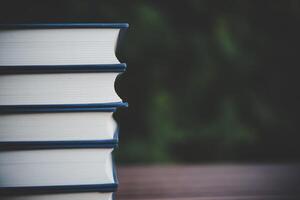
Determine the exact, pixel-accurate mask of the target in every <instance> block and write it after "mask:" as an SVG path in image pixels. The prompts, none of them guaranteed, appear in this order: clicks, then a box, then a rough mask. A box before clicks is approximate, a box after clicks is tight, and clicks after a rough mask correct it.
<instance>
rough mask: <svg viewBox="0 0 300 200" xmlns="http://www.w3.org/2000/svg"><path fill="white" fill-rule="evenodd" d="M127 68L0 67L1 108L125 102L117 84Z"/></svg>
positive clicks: (94, 66) (97, 66) (113, 65)
mask: <svg viewBox="0 0 300 200" xmlns="http://www.w3.org/2000/svg"><path fill="white" fill-rule="evenodd" d="M0 49H1V47H0ZM125 68H126V64H124V63H123V64H111V65H76V66H31V67H29V66H13V67H12V66H0V105H46V104H74V103H76V104H81V103H82V104H90V103H109V102H110V103H112V102H122V100H121V98H120V97H119V96H118V95H117V93H116V92H115V88H114V82H115V80H116V78H117V76H118V75H119V74H120V73H122V72H123V71H125Z"/></svg>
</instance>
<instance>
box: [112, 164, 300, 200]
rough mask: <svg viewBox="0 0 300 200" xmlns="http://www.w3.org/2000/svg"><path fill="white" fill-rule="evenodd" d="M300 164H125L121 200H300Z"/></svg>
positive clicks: (120, 168)
mask: <svg viewBox="0 0 300 200" xmlns="http://www.w3.org/2000/svg"><path fill="white" fill-rule="evenodd" d="M298 170H299V165H285V164H281V165H271V164H270V165H267V164H265V165H193V166H123V167H119V168H118V177H119V181H120V186H119V190H118V193H117V195H116V197H117V200H135V199H143V200H159V199H163V200H171V199H175V200H213V199H215V200H238V199H241V200H252V199H253V200H264V199H266V200H271V199H274V200H277V199H278V200H279V199H280V200H281V199H283V200H284V199H299V200H300V181H299V176H298V175H299V173H298Z"/></svg>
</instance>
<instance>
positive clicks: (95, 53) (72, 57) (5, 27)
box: [0, 23, 128, 66]
mask: <svg viewBox="0 0 300 200" xmlns="http://www.w3.org/2000/svg"><path fill="white" fill-rule="evenodd" d="M127 27H128V24H126V23H113V24H112V23H48V24H2V25H0V65H1V66H15V65H77V64H117V63H119V61H118V59H117V57H116V55H115V49H116V46H117V41H118V36H119V33H120V30H125V29H126V28H127Z"/></svg>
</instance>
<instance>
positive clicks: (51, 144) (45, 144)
mask: <svg viewBox="0 0 300 200" xmlns="http://www.w3.org/2000/svg"><path fill="white" fill-rule="evenodd" d="M118 137H119V128H117V129H116V131H115V133H114V137H113V139H106V140H69V141H67V140H65V141H7V142H0V150H1V151H12V150H39V149H82V148H85V149H89V148H115V147H117V145H118V142H119V138H118Z"/></svg>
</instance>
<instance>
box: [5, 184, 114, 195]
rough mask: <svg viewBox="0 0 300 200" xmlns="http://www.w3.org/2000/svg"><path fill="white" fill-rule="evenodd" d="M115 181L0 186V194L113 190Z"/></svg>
mask: <svg viewBox="0 0 300 200" xmlns="http://www.w3.org/2000/svg"><path fill="white" fill-rule="evenodd" d="M117 188H118V184H117V183H107V184H92V185H57V186H56V185H55V186H34V187H31V186H26V187H0V195H21V194H49V193H50V194H51V193H81V192H115V191H116V190H117Z"/></svg>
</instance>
